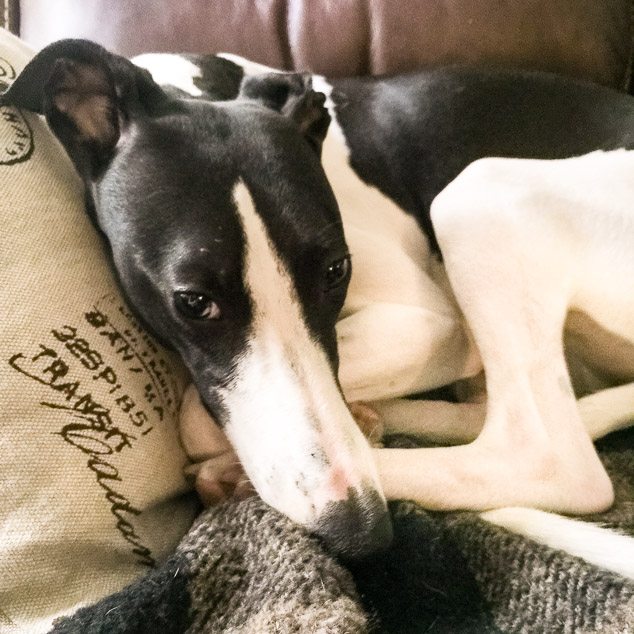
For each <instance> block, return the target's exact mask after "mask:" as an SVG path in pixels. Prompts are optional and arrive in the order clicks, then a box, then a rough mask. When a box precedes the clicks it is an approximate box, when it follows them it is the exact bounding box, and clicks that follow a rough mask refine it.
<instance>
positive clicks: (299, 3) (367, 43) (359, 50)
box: [0, 0, 634, 90]
mask: <svg viewBox="0 0 634 634" xmlns="http://www.w3.org/2000/svg"><path fill="white" fill-rule="evenodd" d="M0 20H3V21H4V22H5V24H8V26H9V28H11V29H12V30H13V31H14V32H16V33H19V34H20V35H21V36H22V37H23V38H24V39H26V41H27V42H29V43H31V44H32V45H33V46H35V47H37V48H39V47H41V46H43V45H45V44H47V43H49V42H51V41H53V40H56V39H59V38H62V37H87V38H90V39H93V40H96V41H98V42H100V43H102V44H104V45H105V46H107V47H109V48H110V49H112V50H114V51H117V52H119V53H123V54H127V55H133V54H137V53H141V52H149V51H174V52H178V51H181V52H185V51H187V52H219V51H227V52H232V53H238V54H240V55H244V56H246V57H249V58H251V59H253V60H255V61H259V62H261V63H264V64H268V65H271V66H276V67H281V68H286V69H298V70H311V71H315V72H320V73H324V74H327V75H331V76H337V75H338V76H341V75H359V74H367V73H372V74H377V73H386V72H387V73H392V72H398V71H406V70H411V69H414V68H418V67H421V66H425V65H434V64H446V63H455V62H459V63H463V62H464V63H479V62H484V63H488V64H504V65H512V66H521V67H528V68H539V69H546V70H550V71H555V72H560V73H564V74H567V75H571V76H576V77H585V78H588V79H592V80H594V81H596V82H599V83H602V84H606V85H609V86H613V87H615V88H618V89H621V90H631V83H632V82H631V74H632V57H633V53H634V47H633V41H634V1H633V0H257V1H256V0H181V1H180V2H175V1H174V0H55V1H54V2H53V1H51V0H21V1H20V0H0Z"/></svg>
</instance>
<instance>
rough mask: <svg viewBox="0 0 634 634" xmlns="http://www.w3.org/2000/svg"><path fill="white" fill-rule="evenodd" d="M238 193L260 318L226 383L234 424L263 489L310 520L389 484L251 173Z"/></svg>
mask: <svg viewBox="0 0 634 634" xmlns="http://www.w3.org/2000/svg"><path fill="white" fill-rule="evenodd" d="M234 200H235V202H236V205H237V207H238V211H239V214H240V217H241V221H242V225H243V228H244V232H245V235H246V257H245V273H244V276H245V286H246V289H247V293H248V294H249V296H250V298H251V301H252V305H253V323H252V325H251V329H250V335H249V338H248V344H247V347H246V350H245V352H244V353H243V354H242V356H241V357H240V358H239V359H238V361H237V367H236V369H235V374H234V376H235V377H236V378H235V379H234V380H233V382H232V383H231V384H230V385H229V386H228V388H226V389H224V390H223V391H222V400H223V404H224V406H225V407H226V408H227V411H228V413H229V416H228V417H229V421H228V423H227V425H226V432H227V434H228V436H229V438H230V440H231V442H232V443H233V445H234V447H235V449H236V451H237V453H238V455H239V457H240V459H241V461H242V463H243V465H244V467H245V470H246V472H247V474H248V475H249V477H250V478H251V481H252V482H253V484H254V485H255V487H256V489H257V490H258V493H259V494H260V495H261V497H262V498H263V499H264V500H265V501H267V502H268V503H269V504H270V505H271V506H273V507H275V508H277V509H278V510H280V511H281V512H283V513H285V514H286V515H288V516H289V517H291V519H293V520H295V521H297V522H299V523H302V524H308V523H310V522H311V521H313V520H314V519H315V517H316V516H318V515H319V513H320V512H321V511H322V510H323V508H324V507H325V506H326V504H328V503H329V502H335V501H339V500H345V499H347V498H348V496H349V494H350V488H351V487H352V488H354V489H356V490H357V491H360V490H361V488H362V487H364V488H366V489H367V488H368V487H372V488H376V489H377V490H379V491H380V486H379V483H378V477H377V474H376V470H375V466H374V463H373V461H372V458H371V454H370V449H369V447H368V445H367V442H366V441H365V438H364V437H363V436H362V434H361V432H360V431H359V429H358V427H357V425H356V424H355V422H354V420H353V419H352V417H351V415H350V413H349V411H348V408H347V406H346V404H345V403H344V401H343V398H342V396H341V394H340V392H339V389H338V387H337V384H336V382H335V379H334V376H333V372H332V369H331V366H330V364H329V362H328V359H327V356H326V354H325V352H324V350H323V349H322V348H321V347H320V346H319V345H318V344H317V343H316V342H315V341H314V340H313V338H312V337H311V335H310V332H309V331H308V328H307V326H306V324H305V320H304V317H303V314H302V307H301V305H300V301H299V299H298V296H297V293H296V291H295V287H294V284H293V282H292V279H291V277H290V275H289V273H288V271H287V270H286V267H285V265H284V263H283V262H282V261H281V259H280V257H279V256H278V254H277V253H276V251H275V249H274V247H273V245H272V243H271V241H270V239H269V236H268V233H267V230H266V227H265V226H264V223H263V222H262V220H261V218H260V216H259V215H258V213H257V212H256V210H255V207H254V203H253V200H252V198H251V196H250V194H249V191H248V189H247V188H246V186H245V185H244V184H243V183H239V184H238V185H237V186H236V188H235V190H234Z"/></svg>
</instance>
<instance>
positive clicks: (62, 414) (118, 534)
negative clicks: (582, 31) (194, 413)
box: [0, 30, 195, 634]
mask: <svg viewBox="0 0 634 634" xmlns="http://www.w3.org/2000/svg"><path fill="white" fill-rule="evenodd" d="M31 56H32V53H31V51H29V50H28V49H27V47H25V46H24V45H23V44H22V43H21V42H20V41H19V40H17V39H16V38H15V37H13V36H11V35H10V34H9V33H8V32H6V31H4V30H0V90H3V89H4V88H5V87H6V86H2V84H10V83H11V81H12V80H13V79H14V78H15V75H16V73H17V72H19V71H20V70H21V69H22V67H23V66H24V65H25V64H26V62H27V61H28V59H29V58H30V57H31ZM0 223H1V225H0V227H1V228H0V549H1V550H0V631H1V632H11V631H22V630H24V631H26V632H28V633H29V634H35V633H36V632H42V631H46V630H47V629H48V627H49V626H50V623H51V622H52V620H53V618H54V617H56V616H57V615H60V614H65V613H69V612H71V611H73V610H74V609H75V608H76V607H78V606H79V605H80V604H89V603H92V602H94V601H95V600H97V599H99V598H100V597H102V596H104V595H106V594H109V593H111V592H113V591H116V590H118V589H120V588H121V587H123V586H124V585H125V584H127V583H128V582H130V581H132V580H133V579H134V578H136V577H137V576H138V575H140V574H142V573H143V572H145V571H146V570H147V569H148V566H152V565H153V564H154V562H156V561H158V560H160V559H161V558H162V557H164V556H165V555H166V554H168V553H169V552H170V551H171V550H172V549H173V548H174V547H175V545H176V543H177V542H178V541H179V538H180V537H181V536H182V535H183V534H184V533H185V532H186V530H187V528H188V527H189V526H190V524H191V522H192V519H193V515H194V511H195V506H194V504H195V502H194V499H193V497H192V496H191V495H190V494H189V492H188V488H187V486H186V483H185V481H184V479H183V476H182V468H183V466H184V463H185V458H184V455H183V452H182V449H181V447H180V444H179V441H178V436H177V431H176V424H175V422H176V415H177V409H178V406H179V402H180V399H181V394H182V389H183V379H184V376H183V373H182V370H181V368H180V366H179V365H178V364H177V363H176V362H175V360H174V359H173V358H172V357H171V356H170V355H168V354H167V353H166V352H165V351H164V350H162V349H161V348H160V347H159V346H158V345H157V344H156V343H155V342H154V341H153V340H152V339H151V338H150V337H149V336H148V335H147V334H146V333H145V332H144V331H143V329H142V328H141V327H140V326H139V324H138V322H137V321H136V320H135V319H134V317H133V316H132V315H131V314H130V311H129V310H128V308H127V307H126V305H125V303H124V302H123V300H122V299H121V296H120V294H119V292H118V290H117V287H116V285H115V283H114V281H113V277H112V275H111V273H110V271H109V267H108V265H107V262H106V259H105V256H104V252H103V247H102V245H101V243H100V240H99V238H98V236H97V234H96V232H95V230H94V228H93V227H92V225H91V224H90V222H89V220H88V218H87V217H86V215H85V213H84V210H83V196H82V189H81V184H80V182H79V179H78V177H77V176H76V175H75V173H74V171H73V168H72V166H71V164H70V161H69V160H68V158H67V157H66V155H65V153H64V151H63V150H62V148H61V146H60V145H59V144H58V142H57V141H56V139H55V138H54V137H53V136H52V134H51V133H50V132H49V131H48V129H47V127H46V124H45V122H44V121H43V120H42V119H40V118H39V117H37V116H35V115H31V114H28V113H21V112H19V111H17V110H15V109H12V108H8V107H2V108H0Z"/></svg>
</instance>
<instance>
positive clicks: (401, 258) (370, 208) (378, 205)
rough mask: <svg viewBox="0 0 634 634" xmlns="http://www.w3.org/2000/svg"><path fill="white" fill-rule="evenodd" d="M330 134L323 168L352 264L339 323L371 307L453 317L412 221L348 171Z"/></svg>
mask: <svg viewBox="0 0 634 634" xmlns="http://www.w3.org/2000/svg"><path fill="white" fill-rule="evenodd" d="M341 136H342V135H341V131H340V130H337V129H336V128H335V130H334V131H331V132H329V134H328V136H327V138H326V141H325V143H324V147H323V158H322V160H323V165H324V169H325V172H326V175H327V177H328V180H329V181H330V184H331V186H332V189H333V192H334V194H335V197H336V198H337V202H338V204H339V209H340V211H341V215H342V221H343V226H344V232H345V236H346V241H347V243H348V246H349V248H350V253H351V258H352V271H353V273H352V279H351V282H350V286H349V289H348V294H347V298H346V304H345V306H344V310H343V313H342V317H345V316H346V315H347V314H350V313H352V312H355V311H357V310H359V309H361V308H363V307H364V306H365V305H367V304H370V303H391V304H392V303H394V304H408V305H415V306H425V307H429V308H430V309H435V310H437V311H438V312H443V313H447V314H453V313H454V312H455V307H454V305H453V302H452V300H451V297H449V296H447V294H446V293H445V292H444V291H442V290H441V289H440V285H441V284H442V283H443V278H442V267H441V266H440V265H439V264H438V262H437V261H436V258H435V256H433V255H432V254H431V251H430V248H429V242H428V239H427V237H426V236H425V234H424V233H423V232H422V231H421V229H420V226H419V225H418V223H417V222H416V220H415V219H414V217H413V216H411V215H410V214H408V213H406V212H405V211H403V210H402V209H401V208H400V207H399V206H398V205H397V204H396V203H394V202H393V201H392V200H391V199H389V198H388V197H386V196H385V195H383V194H382V193H381V192H380V191H379V190H378V189H376V188H375V187H371V186H369V185H367V184H366V183H364V182H363V181H362V180H361V179H360V178H359V177H358V176H357V174H356V173H355V172H354V170H353V169H352V168H351V167H350V164H349V157H348V149H347V147H346V145H345V143H344V140H343V139H342V138H341Z"/></svg>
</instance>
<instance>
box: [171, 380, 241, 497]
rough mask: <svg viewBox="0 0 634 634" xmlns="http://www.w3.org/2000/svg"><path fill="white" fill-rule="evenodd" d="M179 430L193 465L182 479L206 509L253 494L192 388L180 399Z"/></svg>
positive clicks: (222, 435) (219, 432)
mask: <svg viewBox="0 0 634 634" xmlns="http://www.w3.org/2000/svg"><path fill="white" fill-rule="evenodd" d="M179 427H180V436H181V443H182V445H183V448H184V449H185V452H186V453H187V456H188V457H189V459H190V460H191V461H192V463H193V464H190V465H188V466H187V467H185V476H186V477H187V479H188V480H189V481H190V482H191V483H192V484H193V486H194V487H195V488H196V491H197V493H198V495H199V496H200V499H201V500H202V502H203V504H204V505H205V506H212V505H214V504H217V503H218V502H220V501H221V500H225V499H227V498H231V497H235V498H240V499H241V498H244V497H248V496H249V495H251V494H253V487H252V486H251V483H250V482H249V479H248V478H247V476H246V474H245V472H244V469H243V468H242V465H241V464H240V460H239V458H238V456H237V455H236V453H235V451H234V450H233V447H232V446H231V443H230V442H229V440H228V439H227V436H226V435H225V433H224V432H223V431H222V429H220V427H218V425H216V422H215V421H214V420H213V418H211V416H209V414H208V413H207V410H205V408H204V407H203V405H202V403H201V402H200V398H199V396H198V391H197V390H196V388H195V387H194V386H193V385H190V386H189V387H188V388H187V390H186V391H185V394H184V396H183V404H182V405H181V411H180V419H179Z"/></svg>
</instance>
